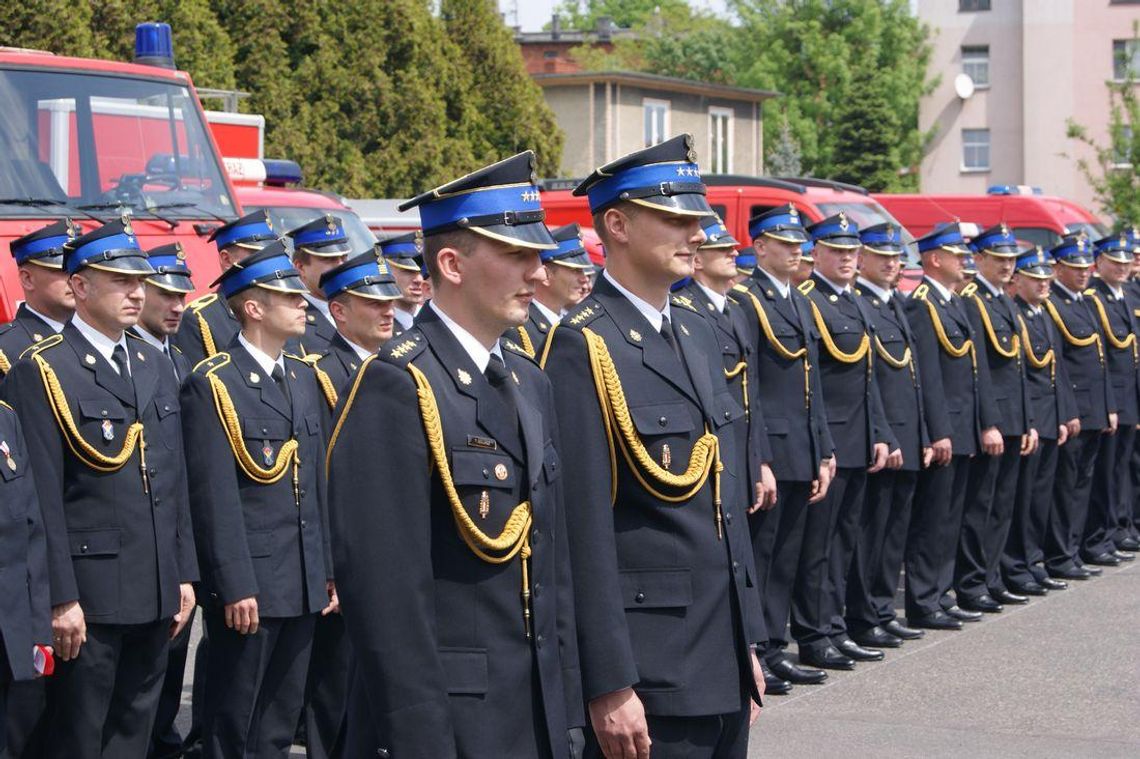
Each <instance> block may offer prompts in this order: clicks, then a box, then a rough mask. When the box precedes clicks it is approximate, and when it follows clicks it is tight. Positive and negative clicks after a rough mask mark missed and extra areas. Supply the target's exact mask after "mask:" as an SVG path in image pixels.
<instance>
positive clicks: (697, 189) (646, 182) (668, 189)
mask: <svg viewBox="0 0 1140 759" xmlns="http://www.w3.org/2000/svg"><path fill="white" fill-rule="evenodd" d="M574 195H576V196H578V197H581V196H582V195H585V196H586V197H587V198H589V200H590V213H595V214H596V213H600V212H602V211H605V210H606V209H607V208H609V207H610V206H612V205H614V204H615V203H621V202H622V201H628V202H630V203H636V204H637V205H639V206H645V207H646V208H652V209H653V210H655V211H662V212H664V213H671V214H674V215H677V216H705V215H706V214H710V213H712V212H713V210H712V208H711V207H710V206H709V202H708V200H707V199H706V198H705V185H704V182H702V181H701V170H700V167H699V166H697V154H696V152H695V151H694V150H693V137H692V135H689V134H679V135H677V136H676V137H673V138H671V139H668V140H666V141H665V142H662V143H660V144H658V145H654V146H652V147H648V148H645V149H643V150H638V151H636V152H634V153H630V154H629V155H625V156H622V157H621V158H619V159H617V160H616V161H612V162H610V163H607V164H606V165H605V166H602V167H601V168H600V169H594V172H593V173H592V174H590V176H588V177H586V179H585V180H583V182H582V184H580V185H578V186H577V187H575V188H574Z"/></svg>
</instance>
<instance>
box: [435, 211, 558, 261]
mask: <svg viewBox="0 0 1140 759" xmlns="http://www.w3.org/2000/svg"><path fill="white" fill-rule="evenodd" d="M465 229H468V230H470V231H472V232H474V233H475V234H479V235H482V236H483V237H489V238H490V239H492V240H498V241H499V242H501V243H506V244H507V245H510V246H512V247H518V248H528V249H530V250H554V249H556V248H557V247H558V243H556V242H554V238H553V237H551V235H550V230H549V229H547V227H546V225H545V224H543V223H542V222H541V221H539V222H535V223H532V224H492V225H490V226H486V227H476V226H471V227H465ZM416 268H417V269H418V268H419V266H418V265H417V266H416Z"/></svg>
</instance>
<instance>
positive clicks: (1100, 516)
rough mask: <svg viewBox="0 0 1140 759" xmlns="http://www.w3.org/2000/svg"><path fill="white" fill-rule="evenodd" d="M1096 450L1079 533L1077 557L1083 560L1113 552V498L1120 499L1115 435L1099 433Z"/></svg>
mask: <svg viewBox="0 0 1140 759" xmlns="http://www.w3.org/2000/svg"><path fill="white" fill-rule="evenodd" d="M1117 434H1119V433H1117ZM1096 447H1097V452H1096V463H1095V464H1094V465H1093V478H1092V488H1091V490H1090V491H1089V509H1088V513H1087V514H1086V515H1085V523H1084V530H1083V531H1082V533H1081V549H1080V550H1081V557H1082V558H1083V559H1085V560H1088V559H1089V558H1091V557H1093V556H1098V555H1100V554H1102V553H1107V552H1110V551H1114V550H1116V544H1115V543H1113V542H1112V533H1113V531H1114V529H1115V526H1116V525H1115V519H1116V499H1117V498H1119V496H1120V483H1119V481H1118V479H1117V477H1118V476H1119V475H1118V472H1117V469H1116V467H1117V464H1118V463H1120V462H1119V460H1118V458H1117V435H1107V434H1102V435H1101V436H1100V438H1099V439H1098V440H1097V446H1096Z"/></svg>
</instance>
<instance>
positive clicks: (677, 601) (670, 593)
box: [621, 569, 693, 609]
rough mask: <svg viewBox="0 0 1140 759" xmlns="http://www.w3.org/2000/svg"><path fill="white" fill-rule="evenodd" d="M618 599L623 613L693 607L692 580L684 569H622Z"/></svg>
mask: <svg viewBox="0 0 1140 759" xmlns="http://www.w3.org/2000/svg"><path fill="white" fill-rule="evenodd" d="M621 597H622V602H623V604H624V606H625V608H627V609H667V608H679V607H685V606H690V605H691V604H692V603H693V580H692V576H691V573H690V572H689V570H688V569H625V570H622V572H621Z"/></svg>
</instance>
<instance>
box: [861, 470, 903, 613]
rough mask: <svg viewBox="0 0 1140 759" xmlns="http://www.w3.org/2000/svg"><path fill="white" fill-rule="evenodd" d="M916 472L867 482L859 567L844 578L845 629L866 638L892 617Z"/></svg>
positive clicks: (878, 474) (891, 474)
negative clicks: (861, 633) (874, 628)
mask: <svg viewBox="0 0 1140 759" xmlns="http://www.w3.org/2000/svg"><path fill="white" fill-rule="evenodd" d="M917 483H918V472H916V471H907V470H901V469H898V470H893V469H884V470H883V471H881V472H876V473H875V474H872V475H869V476H868V477H867V496H866V503H865V506H864V508H863V525H862V527H863V538H862V542H861V545H862V556H863V560H862V562H861V567H859V566H857V565H852V567H851V572H850V573H849V574H848V576H847V615H846V619H847V629H848V630H850V631H852V632H864V631H866V630H868V629H870V628H872V627H874V626H876V625H881V624H885V623H886V622H890V621H891V620H892V619H894V618H895V617H896V614H895V591H896V590H897V589H898V586H899V573H900V572H901V571H902V563H903V553H904V551H905V550H906V534H907V528H908V527H909V526H910V509H911V503H912V502H913V500H914V489H915V486H916V485H917Z"/></svg>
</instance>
